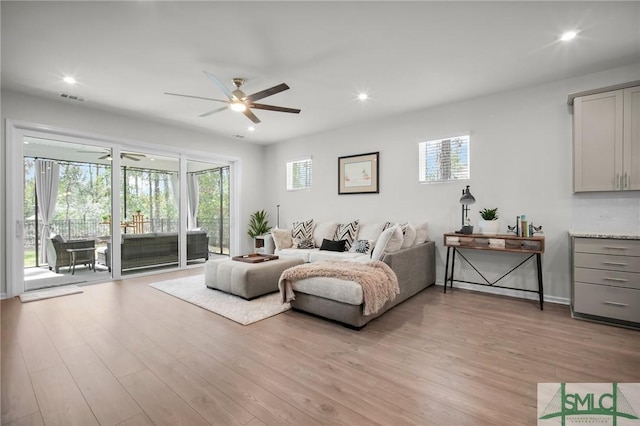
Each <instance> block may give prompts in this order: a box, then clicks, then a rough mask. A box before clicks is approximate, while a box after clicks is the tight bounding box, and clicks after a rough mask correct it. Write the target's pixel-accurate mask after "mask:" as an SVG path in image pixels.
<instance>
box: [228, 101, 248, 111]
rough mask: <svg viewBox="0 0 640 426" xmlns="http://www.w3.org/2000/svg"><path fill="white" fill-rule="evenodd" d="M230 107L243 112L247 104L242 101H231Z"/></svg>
mask: <svg viewBox="0 0 640 426" xmlns="http://www.w3.org/2000/svg"><path fill="white" fill-rule="evenodd" d="M230 108H231V110H232V111H237V112H243V111H244V110H246V109H247V106H246V105H245V104H244V103H242V102H231V104H230Z"/></svg>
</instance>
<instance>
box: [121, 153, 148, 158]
mask: <svg viewBox="0 0 640 426" xmlns="http://www.w3.org/2000/svg"><path fill="white" fill-rule="evenodd" d="M122 155H128V156H129V157H146V155H144V154H138V153H136V152H122Z"/></svg>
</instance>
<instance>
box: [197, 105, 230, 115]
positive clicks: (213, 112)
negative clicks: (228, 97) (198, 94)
mask: <svg viewBox="0 0 640 426" xmlns="http://www.w3.org/2000/svg"><path fill="white" fill-rule="evenodd" d="M227 109H229V107H226V106H223V107H222V108H217V109H214V110H213V111H208V112H205V113H203V114H200V115H199V116H198V117H208V116H210V115H212V114H215V113H217V112H221V111H224V110H227Z"/></svg>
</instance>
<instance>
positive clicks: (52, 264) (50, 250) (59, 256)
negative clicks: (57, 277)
mask: <svg viewBox="0 0 640 426" xmlns="http://www.w3.org/2000/svg"><path fill="white" fill-rule="evenodd" d="M90 247H93V248H95V247H96V241H95V240H93V239H84V240H69V241H65V240H64V238H62V236H60V235H56V236H54V237H50V238H47V264H48V265H49V270H53V269H55V272H56V274H57V273H58V272H59V271H60V267H61V266H66V267H68V266H69V265H70V263H71V254H70V253H69V252H68V251H67V249H77V248H90ZM91 262H92V259H91V258H90V254H89V253H83V252H80V253H76V265H82V264H84V265H88V264H90V263H91Z"/></svg>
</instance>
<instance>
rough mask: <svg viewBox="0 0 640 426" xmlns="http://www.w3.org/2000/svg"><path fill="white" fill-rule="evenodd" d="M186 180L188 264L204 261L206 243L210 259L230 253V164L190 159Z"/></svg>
mask: <svg viewBox="0 0 640 426" xmlns="http://www.w3.org/2000/svg"><path fill="white" fill-rule="evenodd" d="M186 181H187V188H186V193H187V215H188V216H187V263H188V264H194V263H199V262H202V261H203V258H202V257H201V255H202V249H201V245H202V242H204V244H205V246H206V252H207V258H216V257H227V256H229V253H230V248H229V246H230V225H231V215H230V181H229V166H228V165H220V164H215V163H207V162H202V161H193V160H187V180H186ZM203 238H205V239H204V240H203ZM191 251H193V253H192V252H191ZM196 252H197V253H196Z"/></svg>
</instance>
